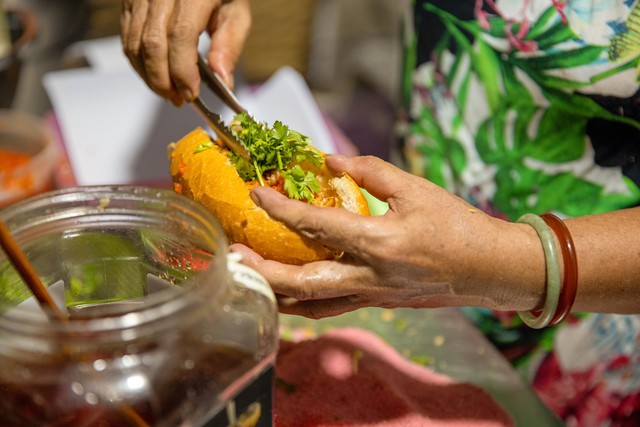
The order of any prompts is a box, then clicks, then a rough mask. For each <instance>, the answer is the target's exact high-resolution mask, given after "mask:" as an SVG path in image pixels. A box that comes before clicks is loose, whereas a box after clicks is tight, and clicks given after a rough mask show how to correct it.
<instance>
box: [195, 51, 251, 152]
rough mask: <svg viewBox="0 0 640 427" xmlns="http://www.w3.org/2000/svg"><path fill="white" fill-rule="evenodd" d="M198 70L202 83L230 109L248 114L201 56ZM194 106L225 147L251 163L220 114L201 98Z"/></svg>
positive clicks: (245, 150) (196, 99)
mask: <svg viewBox="0 0 640 427" xmlns="http://www.w3.org/2000/svg"><path fill="white" fill-rule="evenodd" d="M198 69H199V70H200V77H201V78H202V81H203V82H204V83H205V84H206V85H207V86H208V87H209V89H211V90H212V91H213V93H215V94H216V95H217V96H218V98H220V100H222V101H223V102H224V103H225V104H226V105H227V106H228V107H229V108H231V109H232V110H233V111H235V112H236V113H237V114H240V113H248V111H247V110H246V109H245V108H244V107H243V106H242V105H240V101H238V98H236V96H235V95H234V93H233V92H232V91H231V89H229V86H227V85H226V84H225V82H224V81H223V80H222V78H221V77H220V75H218V73H216V72H215V71H213V69H211V67H210V66H209V64H208V63H207V61H206V60H205V59H204V58H203V57H202V55H201V54H198ZM192 104H193V105H194V106H195V107H196V109H197V110H198V112H200V114H202V116H203V117H204V118H205V120H206V121H207V123H209V125H210V126H211V127H212V128H213V130H214V132H215V133H216V135H218V138H220V140H221V141H222V143H223V144H224V145H225V147H227V148H228V149H229V150H231V151H233V152H234V153H236V154H237V155H239V156H241V157H244V158H245V159H246V160H249V161H251V155H250V154H249V152H248V151H247V149H246V148H245V147H244V146H243V145H242V143H241V142H240V141H239V140H238V138H236V137H235V136H234V135H233V132H231V130H230V129H229V128H228V127H227V125H225V124H224V121H223V120H222V118H221V117H220V115H219V114H217V113H215V112H213V111H212V110H211V109H210V108H209V107H208V106H207V105H206V104H205V103H204V101H203V100H202V98H200V97H199V96H197V97H196V98H195V99H194V100H193V101H192Z"/></svg>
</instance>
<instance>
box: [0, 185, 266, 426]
mask: <svg viewBox="0 0 640 427" xmlns="http://www.w3.org/2000/svg"><path fill="white" fill-rule="evenodd" d="M0 218H1V219H2V220H3V221H5V223H6V224H7V227H8V228H9V229H10V230H11V232H12V235H13V236H14V237H15V238H16V240H17V242H18V244H19V246H20V247H21V248H22V249H23V250H24V252H25V254H26V256H27V258H28V259H29V260H30V261H31V263H32V264H33V266H34V268H35V269H36V271H37V272H38V274H39V276H40V277H41V278H42V280H43V283H44V284H45V286H47V287H48V290H49V292H50V293H51V294H52V296H53V297H54V299H56V301H57V305H58V306H59V307H60V308H62V310H63V311H66V312H67V313H68V316H69V319H68V320H67V321H61V320H57V319H52V318H50V316H47V315H46V311H45V310H43V309H42V308H40V307H39V305H38V304H37V303H36V301H35V300H34V299H33V297H32V296H31V294H30V292H29V291H28V289H27V287H26V285H25V284H23V283H22V281H21V280H20V279H19V277H18V276H17V274H16V273H15V271H14V270H13V268H12V267H11V266H10V264H9V262H8V260H7V259H6V258H5V257H4V254H3V253H1V252H0V425H2V426H12V425H16V426H43V425H56V426H78V425H82V426H120V425H122V426H151V425H153V426H172V427H173V426H180V425H184V426H187V425H188V426H205V425H206V426H217V425H222V426H227V425H231V424H232V422H234V421H235V418H236V417H240V416H241V414H243V413H245V414H246V415H247V417H249V418H250V417H251V416H253V421H252V422H250V423H249V424H245V425H247V426H249V425H258V426H269V425H271V424H272V402H271V399H272V393H273V370H272V367H273V364H274V362H275V355H276V351H277V342H278V341H277V309H276V303H275V297H274V295H273V293H272V292H271V290H270V288H269V287H268V285H267V283H266V282H265V281H264V279H262V278H261V276H260V275H258V274H257V273H256V272H255V271H253V270H251V269H249V268H248V267H246V266H242V265H240V264H238V263H236V262H234V261H232V260H231V258H230V256H229V255H228V254H227V242H226V240H225V238H224V235H223V233H222V231H221V229H220V227H219V226H218V223H217V222H216V220H215V218H214V217H213V216H212V215H211V214H210V213H209V212H208V211H207V210H205V209H204V208H203V207H201V206H200V205H198V204H196V203H194V202H192V201H191V200H189V199H187V198H186V197H183V196H180V195H177V194H175V193H173V192H171V191H164V190H153V189H147V188H140V187H84V188H75V189H68V190H60V191H57V192H51V193H46V194H43V195H40V196H35V197H33V198H30V199H28V200H25V201H22V202H19V203H16V204H14V205H11V206H9V207H8V208H6V209H4V210H2V211H0Z"/></svg>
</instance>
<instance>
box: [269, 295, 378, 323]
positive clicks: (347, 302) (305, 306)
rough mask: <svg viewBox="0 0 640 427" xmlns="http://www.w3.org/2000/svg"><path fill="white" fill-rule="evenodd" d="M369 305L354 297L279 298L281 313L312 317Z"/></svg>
mask: <svg viewBox="0 0 640 427" xmlns="http://www.w3.org/2000/svg"><path fill="white" fill-rule="evenodd" d="M367 306H368V305H367V304H364V303H360V302H358V301H357V298H352V297H344V298H334V299H329V300H315V301H298V300H295V299H291V298H279V299H278V309H279V311H280V312H281V313H284V314H293V315H297V316H303V317H308V318H311V319H322V318H325V317H333V316H339V315H341V314H344V313H348V312H350V311H354V310H357V309H359V308H362V307H367Z"/></svg>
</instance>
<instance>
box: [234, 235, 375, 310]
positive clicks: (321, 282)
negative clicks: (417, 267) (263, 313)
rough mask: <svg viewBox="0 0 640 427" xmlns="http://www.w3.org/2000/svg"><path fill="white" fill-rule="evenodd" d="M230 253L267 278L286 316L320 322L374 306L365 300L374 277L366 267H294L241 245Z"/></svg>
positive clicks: (328, 264)
mask: <svg viewBox="0 0 640 427" xmlns="http://www.w3.org/2000/svg"><path fill="white" fill-rule="evenodd" d="M230 250H231V251H232V252H236V253H240V254H242V262H243V263H244V264H245V265H248V266H249V267H252V268H253V269H255V270H256V271H258V272H259V273H260V274H262V275H263V276H264V278H265V279H266V280H267V282H268V283H269V285H270V286H271V288H272V289H273V291H274V292H275V293H276V296H277V298H278V305H279V308H280V311H281V312H282V313H286V314H296V315H301V316H305V317H310V318H314V319H319V318H323V317H329V316H337V315H339V314H342V313H346V312H348V311H352V310H355V309H356V308H360V307H365V306H368V305H371V304H370V303H369V304H367V303H365V300H366V295H367V294H368V293H369V292H368V290H367V288H368V284H370V283H371V282H372V280H373V278H372V277H371V276H370V271H369V270H368V269H367V268H365V267H357V266H353V265H349V264H346V263H342V262H338V261H319V262H314V263H309V264H306V265H303V266H293V265H287V264H281V263H278V262H275V261H269V260H265V259H264V258H262V257H261V256H260V255H258V254H256V253H255V252H253V251H252V250H251V249H249V248H248V247H246V246H244V245H241V244H234V245H231V246H230Z"/></svg>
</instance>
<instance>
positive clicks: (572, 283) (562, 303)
mask: <svg viewBox="0 0 640 427" xmlns="http://www.w3.org/2000/svg"><path fill="white" fill-rule="evenodd" d="M540 217H541V218H542V219H543V220H544V222H546V223H547V225H548V226H549V228H551V229H552V230H553V232H554V233H555V234H556V236H557V237H558V240H559V241H560V248H561V250H562V261H563V269H564V274H563V283H562V290H561V291H560V299H559V301H558V308H557V309H556V313H555V314H554V316H553V318H552V319H551V322H550V323H549V324H550V325H557V324H558V323H560V322H562V321H563V320H564V319H565V317H567V315H568V314H569V313H570V312H571V308H572V307H573V303H574V301H575V299H576V293H577V291H578V258H577V257H576V250H575V245H574V244H573V239H572V238H571V234H570V233H569V229H568V228H567V226H566V225H565V224H564V222H563V221H561V220H560V218H558V217H557V216H555V215H553V214H550V213H547V214H544V215H540Z"/></svg>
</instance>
